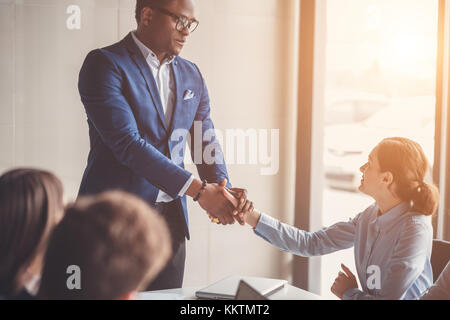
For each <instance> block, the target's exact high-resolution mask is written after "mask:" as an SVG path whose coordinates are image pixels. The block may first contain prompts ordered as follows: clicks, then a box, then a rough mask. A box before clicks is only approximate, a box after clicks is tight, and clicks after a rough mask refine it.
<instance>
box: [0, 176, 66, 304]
mask: <svg viewBox="0 0 450 320" xmlns="http://www.w3.org/2000/svg"><path fill="white" fill-rule="evenodd" d="M63 212H64V206H63V187H62V184H61V181H60V180H59V179H58V178H57V177H55V176H54V175H53V174H51V173H49V172H46V171H41V170H33V169H17V170H12V171H9V172H7V173H5V174H3V175H2V176H1V177H0V297H3V298H4V299H17V300H25V299H32V298H33V296H34V295H36V293H37V290H38V287H39V281H40V275H41V270H42V265H43V257H44V253H45V250H46V248H47V242H48V238H49V235H50V232H51V231H52V229H53V227H54V226H55V225H56V224H57V223H58V222H59V221H60V220H61V218H62V216H63Z"/></svg>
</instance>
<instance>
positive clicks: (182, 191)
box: [178, 174, 194, 197]
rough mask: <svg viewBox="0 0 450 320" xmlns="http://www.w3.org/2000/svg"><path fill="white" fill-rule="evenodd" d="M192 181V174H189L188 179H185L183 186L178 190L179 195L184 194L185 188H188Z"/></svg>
mask: <svg viewBox="0 0 450 320" xmlns="http://www.w3.org/2000/svg"><path fill="white" fill-rule="evenodd" d="M193 181H194V175H193V174H191V176H190V177H189V179H188V181H186V183H185V184H184V186H183V188H181V190H180V192H179V193H178V196H179V197H182V196H184V194H185V193H186V191H187V189H189V187H190V186H191V184H192V182H193Z"/></svg>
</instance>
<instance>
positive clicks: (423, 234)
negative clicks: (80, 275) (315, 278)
mask: <svg viewBox="0 0 450 320" xmlns="http://www.w3.org/2000/svg"><path fill="white" fill-rule="evenodd" d="M360 170H361V172H362V174H363V177H362V180H361V185H360V187H359V189H360V190H361V191H362V192H363V193H365V194H368V195H369V196H371V197H372V198H373V199H374V200H375V203H374V204H373V205H371V206H370V207H368V208H367V209H366V210H364V211H363V212H361V213H359V214H358V215H357V216H356V217H355V218H353V219H351V220H350V221H348V222H340V223H337V224H335V225H333V226H331V227H329V228H326V229H323V230H319V231H316V232H306V231H303V230H299V229H297V228H295V227H293V226H290V225H286V224H284V223H281V222H280V221H278V220H276V219H274V218H272V217H270V216H268V215H265V214H262V213H261V212H260V211H258V210H256V209H255V210H254V209H253V203H251V202H250V201H248V200H247V202H246V204H245V208H244V210H246V213H245V215H244V218H245V221H246V222H247V223H248V224H250V225H251V226H252V227H253V228H254V232H255V233H256V234H257V235H259V236H260V237H262V238H263V239H265V240H266V241H268V242H270V243H271V244H273V245H274V246H276V247H278V248H280V249H282V250H285V251H288V252H290V253H293V254H296V255H299V256H304V257H310V256H320V255H324V254H328V253H332V252H335V251H338V250H342V249H347V248H350V247H354V254H355V262H356V268H357V273H358V277H359V281H360V283H361V286H362V289H361V290H359V289H358V284H357V282H356V277H354V276H353V277H352V274H351V273H350V271H349V270H348V269H346V268H345V266H343V268H344V271H346V274H342V273H341V274H342V275H343V276H342V277H341V279H340V281H337V283H335V284H334V285H333V288H332V291H333V293H335V294H336V295H337V296H338V297H340V298H341V299H416V298H420V296H421V293H422V292H424V291H425V290H426V289H427V288H428V287H429V286H430V285H431V284H432V282H433V275H432V268H431V264H430V256H431V248H432V238H433V229H432V225H431V219H430V218H431V217H430V216H431V215H432V214H433V213H434V212H435V211H436V208H437V204H438V199H439V193H438V190H437V188H436V187H435V186H433V185H431V184H427V183H425V182H424V178H425V175H426V173H427V170H428V162H427V160H426V157H425V155H424V153H423V150H422V148H421V147H420V146H419V145H418V144H417V143H416V142H414V141H411V140H409V139H406V138H388V139H385V140H383V141H382V142H380V143H379V144H378V145H377V146H376V147H375V148H374V150H373V151H372V152H371V153H370V155H369V160H368V162H367V163H366V164H364V165H363V166H362V167H361V168H360ZM344 276H345V277H344Z"/></svg>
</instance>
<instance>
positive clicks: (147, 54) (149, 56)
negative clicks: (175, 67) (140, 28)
mask: <svg viewBox="0 0 450 320" xmlns="http://www.w3.org/2000/svg"><path fill="white" fill-rule="evenodd" d="M131 36H132V37H133V40H134V42H135V43H136V45H137V46H138V48H139V50H140V51H141V52H142V55H143V56H144V58H145V60H146V61H147V62H149V63H151V64H152V65H155V66H156V67H159V66H160V62H159V60H158V57H157V56H156V54H154V53H153V51H152V50H150V48H148V47H147V46H146V45H145V44H143V43H142V41H141V40H139V39H138V37H137V36H136V30H134V31H132V32H131ZM174 59H175V56H171V57H170V58H169V59H165V60H164V61H163V63H162V64H170V63H172V61H173V60H174Z"/></svg>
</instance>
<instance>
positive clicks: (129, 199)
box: [38, 191, 171, 300]
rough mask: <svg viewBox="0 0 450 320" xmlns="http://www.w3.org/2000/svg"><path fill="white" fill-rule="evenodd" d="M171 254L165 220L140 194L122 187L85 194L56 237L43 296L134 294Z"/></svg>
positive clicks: (90, 297) (86, 297)
mask: <svg viewBox="0 0 450 320" xmlns="http://www.w3.org/2000/svg"><path fill="white" fill-rule="evenodd" d="M170 255H171V243H170V233H169V229H168V228H167V225H166V223H165V221H164V219H163V218H162V217H160V215H159V214H158V213H157V212H156V211H154V210H153V209H152V208H151V207H150V206H149V205H148V204H147V203H146V202H144V201H143V200H141V199H140V198H138V197H136V196H133V195H131V194H128V193H125V192H121V191H109V192H104V193H101V194H99V195H97V196H91V197H81V198H79V199H78V200H77V201H76V203H75V204H73V205H70V206H69V207H68V208H67V210H66V215H65V217H64V218H63V220H62V221H61V223H60V224H59V225H58V226H57V227H56V228H55V230H54V232H53V234H52V236H51V238H50V242H49V246H48V250H47V254H46V256H45V265H44V269H43V271H42V280H41V286H40V290H39V294H38V298H40V299H50V300H119V299H121V300H125V299H133V298H134V297H135V296H136V293H137V292H138V291H139V290H142V289H144V288H145V287H146V285H147V284H148V283H149V282H150V281H152V280H153V279H154V278H155V277H156V276H157V274H158V273H159V272H160V270H161V269H162V268H163V267H164V265H165V264H166V262H167V260H168V259H169V257H170ZM77 272H78V273H77ZM72 276H73V278H71V277H72ZM76 277H78V279H77V278H76Z"/></svg>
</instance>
